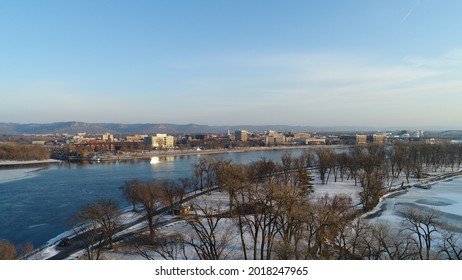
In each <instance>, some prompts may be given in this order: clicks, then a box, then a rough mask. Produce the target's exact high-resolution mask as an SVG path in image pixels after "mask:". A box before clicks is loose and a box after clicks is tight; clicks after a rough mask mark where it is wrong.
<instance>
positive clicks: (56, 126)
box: [0, 122, 375, 135]
mask: <svg viewBox="0 0 462 280" xmlns="http://www.w3.org/2000/svg"><path fill="white" fill-rule="evenodd" d="M228 129H229V130H230V131H231V132H234V131H236V130H239V129H245V130H248V131H250V132H263V131H267V130H275V131H281V132H283V131H291V132H352V131H358V132H370V131H374V130H375V129H373V128H370V127H353V126H350V127H312V126H290V125H233V126H208V125H199V124H167V123H164V124H154V123H142V124H121V123H85V122H56V123H46V124H18V123H0V135H17V134H55V133H60V134H61V133H69V134H76V133H79V132H86V133H90V134H100V133H106V132H109V133H112V134H136V133H139V134H155V133H168V134H192V133H224V132H226V131H227V130H228Z"/></svg>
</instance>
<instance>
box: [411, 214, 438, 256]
mask: <svg viewBox="0 0 462 280" xmlns="http://www.w3.org/2000/svg"><path fill="white" fill-rule="evenodd" d="M403 216H404V221H403V225H404V229H403V230H404V231H407V232H410V233H411V234H412V237H413V238H414V240H415V243H416V246H417V248H418V252H419V257H420V259H422V260H423V259H426V260H429V259H430V257H431V249H432V241H433V236H434V234H435V233H436V232H438V229H437V226H438V224H439V223H438V218H439V213H438V212H437V211H436V210H434V209H428V210H427V209H416V208H408V209H406V210H405V211H404V212H403Z"/></svg>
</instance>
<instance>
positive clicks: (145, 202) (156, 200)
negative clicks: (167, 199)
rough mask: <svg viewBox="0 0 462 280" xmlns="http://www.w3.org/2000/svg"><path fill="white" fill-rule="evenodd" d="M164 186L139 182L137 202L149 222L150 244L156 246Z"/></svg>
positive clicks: (157, 183) (158, 183)
mask: <svg viewBox="0 0 462 280" xmlns="http://www.w3.org/2000/svg"><path fill="white" fill-rule="evenodd" d="M161 187H162V184H161V183H160V182H155V181H152V182H138V183H137V185H136V201H137V202H139V203H140V204H141V206H142V207H143V211H144V212H145V215H146V220H147V222H148V228H149V236H150V243H151V245H154V235H155V230H156V227H157V224H158V218H159V217H158V214H159V213H158V211H159V210H160V208H161V207H162V206H163V203H164V199H163V196H162V189H161Z"/></svg>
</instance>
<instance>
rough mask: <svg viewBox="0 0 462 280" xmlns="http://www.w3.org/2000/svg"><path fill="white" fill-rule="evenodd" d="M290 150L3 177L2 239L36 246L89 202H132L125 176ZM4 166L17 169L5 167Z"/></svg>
mask: <svg viewBox="0 0 462 280" xmlns="http://www.w3.org/2000/svg"><path fill="white" fill-rule="evenodd" d="M287 152H288V151H282V150H277V151H276V150H274V151H259V152H246V153H225V154H214V155H194V156H171V157H160V158H154V159H153V160H149V159H142V160H141V159H140V160H132V161H121V162H104V163H94V164H82V163H62V164H57V165H50V166H48V167H45V168H43V169H40V170H36V171H33V172H29V173H27V176H25V177H20V178H17V179H16V180H11V179H10V180H4V181H0V239H7V240H9V241H11V242H14V243H17V244H21V243H25V242H32V243H33V244H34V247H38V246H40V245H42V244H44V243H45V242H46V241H48V240H50V239H51V238H53V237H55V236H57V235H58V234H60V233H62V232H64V231H66V230H69V229H70V227H71V225H72V224H73V223H72V221H70V220H69V218H70V217H71V216H72V215H73V214H75V213H76V212H77V211H78V209H79V208H80V207H82V206H83V205H84V204H86V203H89V202H93V201H96V200H97V199H99V198H110V199H113V200H115V201H116V202H118V203H119V205H120V206H121V207H125V206H129V205H128V203H127V202H126V201H124V199H123V197H122V192H121V191H120V189H119V188H120V187H121V186H122V185H123V184H124V182H125V181H128V180H131V179H134V178H138V179H140V180H153V179H155V180H165V179H172V180H176V179H178V178H181V177H191V176H192V174H193V171H192V166H193V164H194V163H196V162H197V161H198V160H199V158H201V157H207V158H224V159H230V160H232V161H233V162H235V163H249V162H252V161H256V160H259V159H261V158H263V157H264V158H266V159H272V160H274V161H278V162H279V161H280V159H281V156H282V155H283V154H284V153H287ZM302 153H303V150H301V149H300V150H298V149H297V150H291V151H290V154H291V155H292V156H294V157H298V156H300V155H301V154H302ZM27 171H28V170H27ZM1 172H10V173H11V172H18V170H15V171H13V170H5V169H1V170H0V173H1ZM0 175H1V174H0ZM0 177H1V176H0Z"/></svg>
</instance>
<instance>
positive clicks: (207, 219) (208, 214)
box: [186, 201, 232, 260]
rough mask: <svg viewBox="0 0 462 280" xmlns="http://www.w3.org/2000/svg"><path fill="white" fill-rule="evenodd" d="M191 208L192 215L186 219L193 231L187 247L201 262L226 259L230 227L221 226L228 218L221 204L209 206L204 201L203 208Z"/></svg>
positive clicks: (195, 206) (230, 232)
mask: <svg viewBox="0 0 462 280" xmlns="http://www.w3.org/2000/svg"><path fill="white" fill-rule="evenodd" d="M193 208H194V215H192V216H190V217H187V218H186V221H187V222H188V224H189V225H190V226H191V228H192V229H193V234H192V235H191V238H190V240H189V242H188V243H189V245H191V246H192V247H193V248H194V250H195V252H196V255H197V257H198V258H199V259H201V260H222V259H226V258H227V256H228V255H229V253H230V252H226V251H225V250H226V247H227V246H228V245H229V244H230V242H231V237H232V227H231V226H226V225H223V222H225V221H226V220H227V219H228V218H227V216H226V215H224V213H223V211H224V209H223V208H222V206H221V204H218V205H215V206H210V205H207V203H205V201H204V206H200V205H194V206H193Z"/></svg>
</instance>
